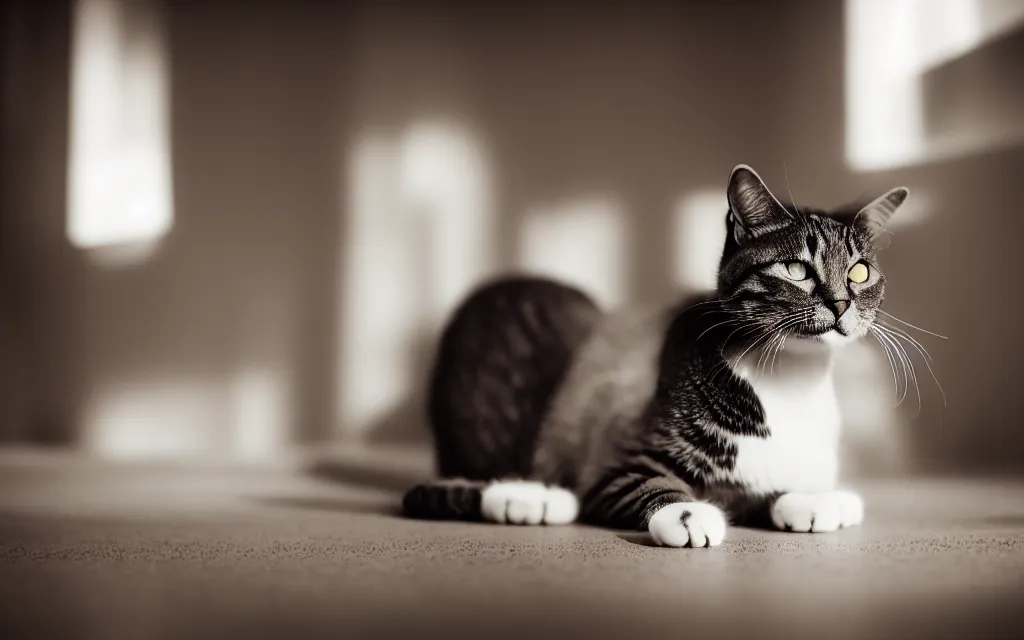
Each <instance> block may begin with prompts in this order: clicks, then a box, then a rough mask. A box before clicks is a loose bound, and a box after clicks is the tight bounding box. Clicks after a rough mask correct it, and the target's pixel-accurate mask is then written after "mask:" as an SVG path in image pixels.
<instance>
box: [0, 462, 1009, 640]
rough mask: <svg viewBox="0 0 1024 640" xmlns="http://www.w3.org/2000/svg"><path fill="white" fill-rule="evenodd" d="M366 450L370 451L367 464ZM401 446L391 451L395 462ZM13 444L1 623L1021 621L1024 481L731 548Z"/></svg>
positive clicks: (3, 515)
mask: <svg viewBox="0 0 1024 640" xmlns="http://www.w3.org/2000/svg"><path fill="white" fill-rule="evenodd" d="M359 461H362V462H361V464H356V463H357V462H359ZM384 462H386V460H385V461H384ZM384 462H373V461H367V459H365V458H363V457H361V456H359V455H356V456H349V458H348V459H347V460H346V461H343V462H338V463H336V464H329V465H319V466H315V467H313V468H312V470H313V471H314V472H315V473H311V474H310V473H307V474H301V473H296V472H294V471H291V470H289V469H288V468H287V467H286V466H285V465H281V466H279V467H278V468H262V467H248V468H246V467H239V466H233V467H227V466H218V465H212V464H205V465H203V464H194V465H187V466H186V465H156V464H150V465H131V466H128V465H112V464H103V463H99V462H90V461H88V460H83V459H80V458H75V457H69V456H55V455H43V454H33V453H25V452H7V453H2V454H0V637H3V638H15V637H33V638H42V637H44V636H45V637H51V636H54V637H62V638H199V637H203V638H206V637H224V638H228V637H231V638H235V637H237V638H253V637H261V638H262V637H285V638H304V637H324V638H339V639H340V638H346V639H348V638H385V637H394V638H435V637H437V638H463V637H464V638H506V637H508V638H512V637H522V638H547V637H562V638H570V637H573V638H576V637H580V638H595V637H600V638H603V637H625V638H634V637H636V638H644V639H645V640H647V639H650V638H674V639H683V638H705V637H710V638H718V637H756V638H766V637H786V638H794V637H807V638H883V637H884V638H937V637H950V638H952V637H962V638H981V637H1014V636H1016V637H1021V635H1020V633H1019V630H1020V629H1022V628H1024V597H1022V596H1024V484H1021V483H1017V482H1007V481H1001V482H997V481H977V480H975V481H966V480H963V481H954V480H915V481H900V482H885V483H873V484H871V485H868V486H864V487H863V489H864V494H865V497H866V499H867V501H868V519H867V523H866V524H865V526H863V527H862V528H859V529H855V530H849V531H844V532H841V533H838V534H826V535H809V534H802V535H800V534H785V533H776V532H762V531H750V530H740V529H734V530H732V531H731V532H730V536H729V538H728V539H727V542H726V544H725V545H724V546H722V547H720V548H717V549H711V550H708V549H700V550H670V549H660V548H654V547H651V546H648V544H647V540H646V538H645V537H644V536H641V535H628V534H620V533H616V532H611V531H603V530H598V529H591V528H585V527H560V528H511V527H498V526H491V525H483V524H460V523H428V522H414V521H407V520H403V519H400V518H397V517H395V515H393V513H392V509H393V507H394V505H395V504H397V494H396V493H394V491H392V489H395V488H398V487H400V486H403V484H404V483H405V482H409V481H412V480H415V479H416V477H418V476H421V475H422V474H423V473H424V470H425V469H426V465H425V464H423V461H422V460H421V461H420V462H419V463H412V464H409V465H406V464H405V463H403V462H400V461H399V462H395V461H394V460H392V461H391V464H390V466H389V465H388V464H385V463H384Z"/></svg>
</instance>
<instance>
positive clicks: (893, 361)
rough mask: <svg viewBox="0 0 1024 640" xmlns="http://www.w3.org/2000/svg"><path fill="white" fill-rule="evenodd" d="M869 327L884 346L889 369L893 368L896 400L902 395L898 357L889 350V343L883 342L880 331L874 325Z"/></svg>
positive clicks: (876, 339) (894, 396)
mask: <svg viewBox="0 0 1024 640" xmlns="http://www.w3.org/2000/svg"><path fill="white" fill-rule="evenodd" d="M869 328H870V330H871V335H872V336H874V338H875V341H876V342H878V345H879V346H880V347H882V352H883V353H884V354H885V359H886V360H887V361H888V362H889V369H890V370H892V386H893V399H894V400H895V399H897V398H899V395H900V382H899V377H898V376H897V374H896V359H895V358H894V357H893V355H892V354H891V353H890V352H889V347H888V345H886V344H885V342H883V341H882V339H881V338H880V337H879V336H878V331H876V330H875V328H874V327H869Z"/></svg>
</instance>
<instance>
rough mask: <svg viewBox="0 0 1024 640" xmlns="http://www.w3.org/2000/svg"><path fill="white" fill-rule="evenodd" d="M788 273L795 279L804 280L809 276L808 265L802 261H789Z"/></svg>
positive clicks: (787, 265)
mask: <svg viewBox="0 0 1024 640" xmlns="http://www.w3.org/2000/svg"><path fill="white" fill-rule="evenodd" d="M786 273H788V274H789V277H790V278H793V279H794V280H803V279H805V278H806V277H807V267H805V266H804V263H802V262H789V263H787V264H786Z"/></svg>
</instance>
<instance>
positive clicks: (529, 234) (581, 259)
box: [519, 196, 629, 306]
mask: <svg viewBox="0 0 1024 640" xmlns="http://www.w3.org/2000/svg"><path fill="white" fill-rule="evenodd" d="M627 231H628V229H627V227H626V219H625V207H624V205H623V203H622V202H620V201H619V200H618V199H615V198H610V197H602V196H593V197H589V198H588V197H583V198H577V199H573V200H569V201H567V202H563V203H555V204H553V205H545V206H537V207H533V208H531V209H529V210H528V211H527V212H526V215H525V219H524V221H523V225H522V227H521V229H520V235H519V266H520V267H521V268H522V269H523V270H525V271H526V272H530V273H534V274H539V275H546V276H550V277H554V278H557V279H559V280H562V281H563V282H565V283H567V284H570V285H573V286H577V287H580V288H582V289H583V290H584V291H586V292H587V293H588V294H590V295H592V296H594V298H595V299H596V300H598V301H599V302H600V303H601V304H603V305H605V306H617V305H619V304H621V303H622V302H624V298H625V294H626V283H627V278H628V277H629V272H628V271H629V270H628V268H627V261H626V245H627V243H628V236H627Z"/></svg>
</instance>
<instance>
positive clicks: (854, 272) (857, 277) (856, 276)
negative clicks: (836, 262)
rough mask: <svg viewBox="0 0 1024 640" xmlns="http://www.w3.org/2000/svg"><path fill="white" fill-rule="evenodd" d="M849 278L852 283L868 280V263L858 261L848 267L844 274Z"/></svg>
mask: <svg viewBox="0 0 1024 640" xmlns="http://www.w3.org/2000/svg"><path fill="white" fill-rule="evenodd" d="M846 275H847V277H848V278H849V279H850V282H852V283H854V284H864V283H865V282H867V281H868V276H870V275H871V272H870V271H869V270H868V265H866V264H864V263H863V262H858V263H857V264H855V265H853V267H851V268H850V272H849V273H848V274H846Z"/></svg>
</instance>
